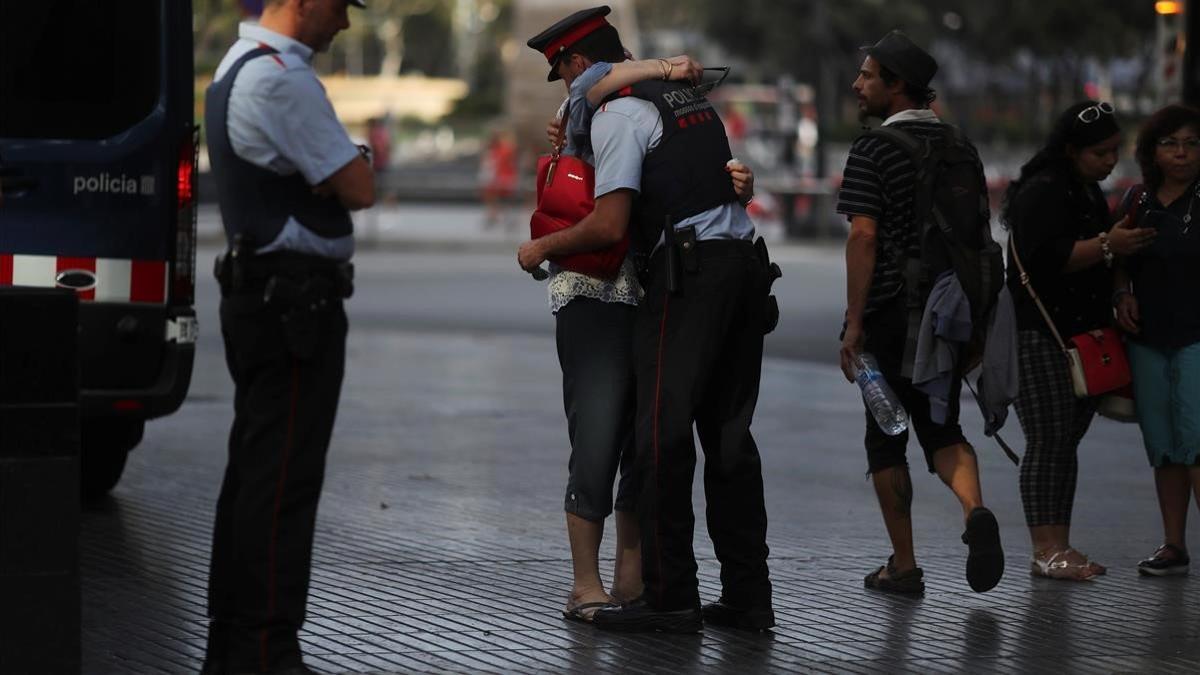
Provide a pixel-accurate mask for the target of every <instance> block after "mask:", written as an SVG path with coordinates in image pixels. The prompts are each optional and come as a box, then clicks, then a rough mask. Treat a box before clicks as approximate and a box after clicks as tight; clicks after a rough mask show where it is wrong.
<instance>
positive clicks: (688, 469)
mask: <svg viewBox="0 0 1200 675" xmlns="http://www.w3.org/2000/svg"><path fill="white" fill-rule="evenodd" d="M606 10H607V8H596V9H593V10H585V11H584V12H580V13H577V14H575V15H572V16H571V17H568V18H567V19H565V20H563V21H560V22H559V23H557V24H555V25H554V26H553V27H551V28H550V29H548V30H547V31H545V32H543V33H542V34H540V35H539V36H537V37H535V38H534V39H533V40H530V46H533V47H534V48H536V49H539V51H541V52H542V53H543V55H544V56H545V57H546V60H547V62H549V64H550V65H551V67H552V69H553V70H552V73H551V76H550V79H554V77H555V75H558V76H560V77H563V78H567V79H570V78H573V77H576V76H578V75H579V74H580V73H582V72H583V71H584V70H585V69H587V68H588V67H590V65H591V64H593V63H596V62H598V61H604V60H609V59H610V58H616V57H615V56H610V55H619V54H621V51H622V49H621V45H620V36H619V35H618V34H617V32H616V29H614V28H612V27H611V26H610V25H609V24H608V22H607V21H606V20H605V19H604V14H606V13H607V11H606ZM670 75H671V73H670V70H669V64H664V71H663V73H662V76H663V80H666V79H667V78H669V77H670ZM663 80H659V81H648V82H642V83H639V84H636V85H634V86H632V87H631V88H628V89H625V90H622V92H621V93H620V94H618V95H617V96H616V97H613V98H610V100H608V101H607V102H606V103H605V104H604V105H603V106H602V107H601V109H600V110H599V111H597V113H596V115H595V117H594V118H593V120H592V131H591V145H592V148H593V151H594V153H595V160H596V164H595V166H596V184H595V194H596V205H595V210H594V211H593V212H592V214H591V215H589V216H587V217H586V218H584V219H583V220H582V221H580V222H579V223H578V224H576V225H575V226H573V227H570V228H567V229H565V230H561V231H559V232H555V233H553V234H550V235H548V236H545V237H543V238H541V239H536V240H533V241H530V242H526V243H525V244H523V245H522V246H521V249H520V251H519V252H518V259H519V262H520V264H521V266H522V267H523V268H525V269H527V270H532V269H534V268H536V267H537V266H538V265H540V264H541V263H542V262H543V261H544V260H545V259H546V258H547V257H549V256H559V255H569V254H572V253H578V252H583V251H590V250H595V249H599V248H604V247H606V246H611V245H613V244H614V243H616V242H618V241H620V240H621V239H622V238H623V237H625V235H626V233H627V231H628V232H629V233H630V234H631V236H632V240H633V247H634V248H635V250H638V251H641V252H642V253H643V254H646V255H649V262H648V269H647V271H646V273H645V274H644V275H643V278H644V280H645V291H646V293H645V298H644V299H643V301H642V302H641V303H640V304H639V306H638V313H637V317H636V320H635V327H634V335H635V339H634V363H635V370H636V380H637V384H636V386H637V421H636V446H637V450H636V460H635V461H636V463H637V472H636V475H637V479H638V480H639V481H640V482H641V485H642V489H641V493H640V495H641V496H640V500H639V503H638V512H639V517H640V521H641V528H642V578H643V581H644V584H645V591H644V592H643V594H642V597H641V598H639V599H637V600H635V601H633V602H631V603H627V604H625V605H623V606H621V607H619V608H606V609H600V610H599V611H597V612H596V613H595V614H594V619H593V621H594V623H595V625H596V626H597V627H599V628H603V629H611V630H622V631H669V632H695V631H698V630H700V629H701V628H702V626H703V622H704V621H708V622H710V623H714V624H721V625H729V626H735V627H740V628H746V629H752V630H763V629H766V628H769V627H771V626H773V625H774V613H773V611H772V609H771V584H770V581H769V579H768V573H767V562H766V560H767V545H766V525H767V519H766V509H765V507H764V504H763V488H762V470H761V464H760V460H759V455H758V449H757V447H756V446H755V444H754V439H753V437H752V436H751V434H750V428H749V427H750V421H751V417H752V416H753V412H754V406H755V404H756V402H757V397H758V385H759V377H760V372H761V365H762V347H763V334H764V332H765V330H766V327H767V323H768V319H767V314H768V310H767V296H768V288H769V280H768V267H767V264H766V262H765V261H764V260H763V259H762V257H761V256H760V254H759V252H758V251H757V250H756V247H755V245H754V244H753V243H752V240H753V237H754V226H753V223H751V222H750V219H749V217H748V216H747V215H746V211H745V208H744V207H743V206H742V204H741V203H739V199H738V196H737V194H736V193H735V191H734V188H733V185H732V184H731V181H730V177H729V175H728V173H726V168H725V167H726V163H727V162H729V161H730V152H729V144H728V141H727V139H726V137H725V129H724V127H723V125H722V124H721V120H720V118H719V117H718V116H717V114H716V111H715V110H713V107H712V105H711V104H710V103H709V102H708V100H707V99H705V98H704V97H703V96H702V95H701V94H700V93H699V92H698V91H697V90H695V89H694V88H693V87H692V86H691V85H690V84H687V83H677V82H665V81H663ZM693 425H695V427H696V429H697V430H698V432H699V436H700V440H701V445H702V446H703V449H704V452H705V455H706V458H707V459H706V462H705V493H706V497H707V501H708V509H707V516H708V529H709V533H710V535H711V536H712V539H713V545H714V548H715V550H716V553H717V558H718V559H719V560H720V562H721V579H722V582H723V588H722V595H721V598H720V600H719V601H718V602H715V603H712V604H710V605H708V606H706V607H705V608H704V610H703V612H702V611H701V607H700V596H699V591H698V582H697V578H696V569H697V568H696V560H695V556H694V554H693V552H692V536H693V529H694V523H695V516H694V514H693V512H692V499H691V485H692V478H693V473H694V471H695V464H696V455H695V447H694V444H693Z"/></svg>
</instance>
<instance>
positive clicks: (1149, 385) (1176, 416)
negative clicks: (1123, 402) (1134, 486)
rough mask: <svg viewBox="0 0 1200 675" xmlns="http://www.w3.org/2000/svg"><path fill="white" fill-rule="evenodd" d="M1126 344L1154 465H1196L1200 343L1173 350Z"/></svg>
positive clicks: (1199, 451) (1199, 442) (1199, 431)
mask: <svg viewBox="0 0 1200 675" xmlns="http://www.w3.org/2000/svg"><path fill="white" fill-rule="evenodd" d="M1128 344H1129V364H1130V367H1131V368H1132V370H1133V396H1134V399H1135V402H1136V404H1137V416H1138V424H1139V425H1140V426H1141V428H1142V440H1143V442H1144V443H1145V445H1146V456H1147V457H1148V458H1149V460H1150V465H1151V466H1155V467H1161V466H1166V465H1169V464H1184V465H1189V466H1191V465H1195V464H1196V460H1197V458H1198V454H1200V342H1198V343H1195V344H1191V345H1188V346H1187V347H1184V348H1182V349H1172V350H1161V349H1157V348H1155V347H1149V346H1146V345H1143V344H1139V343H1137V342H1133V341H1130V342H1129V343H1128Z"/></svg>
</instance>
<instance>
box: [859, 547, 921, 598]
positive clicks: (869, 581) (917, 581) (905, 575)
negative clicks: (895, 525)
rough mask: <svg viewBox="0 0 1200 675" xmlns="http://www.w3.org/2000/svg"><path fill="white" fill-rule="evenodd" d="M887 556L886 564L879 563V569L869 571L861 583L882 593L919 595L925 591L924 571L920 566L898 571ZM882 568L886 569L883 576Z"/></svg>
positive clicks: (890, 557)
mask: <svg viewBox="0 0 1200 675" xmlns="http://www.w3.org/2000/svg"><path fill="white" fill-rule="evenodd" d="M893 557H894V556H888V561H887V565H880V566H879V569H877V570H875V571H874V572H871V573H870V574H868V575H867V576H866V578H864V579H863V585H864V586H865V587H866V588H870V589H872V590H876V591H883V592H884V593H898V594H901V595H920V594H921V593H924V592H925V582H924V581H923V578H924V576H925V572H923V571H922V570H921V568H920V567H914V568H912V569H911V570H908V571H906V572H898V571H897V570H896V566H895V565H893V564H892V558H893ZM884 570H887V576H886V577H885V576H883V572H884Z"/></svg>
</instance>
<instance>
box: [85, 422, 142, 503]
mask: <svg viewBox="0 0 1200 675" xmlns="http://www.w3.org/2000/svg"><path fill="white" fill-rule="evenodd" d="M145 429H146V422H145V421H144V420H131V419H121V418H98V419H85V420H83V421H82V422H81V423H80V429H79V432H80V434H79V435H80V438H79V440H80V458H79V488H80V496H82V497H83V500H84V501H95V500H97V499H100V498H101V497H103V496H104V495H106V494H108V491H109V490H111V489H113V487H114V486H116V484H117V481H119V480H121V473H122V472H124V471H125V459H126V458H127V457H128V455H129V451H130V450H132V449H133V448H134V447H136V446H137V444H138V443H140V442H141V440H142V432H144V431H145Z"/></svg>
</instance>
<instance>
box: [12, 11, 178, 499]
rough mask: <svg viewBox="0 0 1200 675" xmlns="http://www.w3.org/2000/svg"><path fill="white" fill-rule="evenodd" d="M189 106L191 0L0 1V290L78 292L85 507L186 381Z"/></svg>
mask: <svg viewBox="0 0 1200 675" xmlns="http://www.w3.org/2000/svg"><path fill="white" fill-rule="evenodd" d="M193 99H194V93H193V77H192V8H191V2H190V0H37V1H36V2H0V166H3V167H4V168H3V171H4V181H5V188H6V189H5V194H4V197H3V204H2V205H0V285H14V286H41V287H59V288H68V289H72V290H74V291H75V292H76V293H77V294H78V296H79V300H80V308H79V335H78V338H79V359H80V363H79V378H80V389H81V391H80V401H79V403H80V414H81V441H82V453H83V454H82V457H81V476H82V480H81V482H82V486H81V487H82V489H83V494H84V496H85V497H96V496H99V495H103V494H105V493H106V492H108V490H109V489H110V488H112V487H113V486H114V485H115V484H116V483H117V481H118V480H119V479H120V476H121V472H122V470H123V469H124V466H125V459H126V454H127V453H128V451H129V450H131V449H132V448H133V447H134V446H136V445H137V444H138V443H139V442H140V441H141V438H142V431H143V429H144V425H145V422H146V420H149V419H153V418H156V417H161V416H163V415H167V414H170V413H172V412H174V411H175V410H176V409H178V408H179V406H180V404H181V403H182V402H183V399H184V397H185V395H186V394H187V389H188V384H189V382H190V380H191V373H192V359H193V355H194V350H195V341H196V314H195V311H194V309H193V299H194V291H193V287H194V281H195V260H196V250H195V243H196V193H195V180H196V159H197V154H196V152H197V128H196V126H195V124H194V119H193V118H194V114H195V113H194V110H193V107H194V103H193ZM3 320H4V318H3V317H0V321H3Z"/></svg>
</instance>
